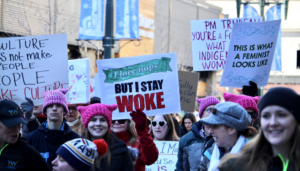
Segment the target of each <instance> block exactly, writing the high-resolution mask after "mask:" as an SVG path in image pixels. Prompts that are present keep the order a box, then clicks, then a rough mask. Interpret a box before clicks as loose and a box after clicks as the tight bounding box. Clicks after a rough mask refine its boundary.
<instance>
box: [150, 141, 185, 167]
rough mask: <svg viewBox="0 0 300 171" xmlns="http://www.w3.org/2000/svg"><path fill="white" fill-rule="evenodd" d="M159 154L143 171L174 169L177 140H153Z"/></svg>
mask: <svg viewBox="0 0 300 171" xmlns="http://www.w3.org/2000/svg"><path fill="white" fill-rule="evenodd" d="M154 143H155V145H156V147H157V149H158V152H159V156H158V159H157V160H156V162H155V163H154V164H152V165H150V166H146V170H145V171H167V170H172V171H173V170H176V163H177V154H178V144H179V141H154Z"/></svg>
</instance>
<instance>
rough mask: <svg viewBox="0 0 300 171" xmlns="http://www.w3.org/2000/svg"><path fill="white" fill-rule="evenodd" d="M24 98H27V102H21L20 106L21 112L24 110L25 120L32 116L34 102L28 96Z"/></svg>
mask: <svg viewBox="0 0 300 171" xmlns="http://www.w3.org/2000/svg"><path fill="white" fill-rule="evenodd" d="M25 99H26V100H27V102H23V103H21V107H22V110H23V112H25V118H26V120H29V119H30V118H31V116H32V112H33V107H34V104H33V101H32V100H31V99H30V98H27V97H25Z"/></svg>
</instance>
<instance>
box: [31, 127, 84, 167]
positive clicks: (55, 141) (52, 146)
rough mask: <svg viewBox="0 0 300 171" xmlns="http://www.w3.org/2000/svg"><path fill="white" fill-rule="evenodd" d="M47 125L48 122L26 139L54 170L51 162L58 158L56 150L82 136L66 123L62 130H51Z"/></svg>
mask: <svg viewBox="0 0 300 171" xmlns="http://www.w3.org/2000/svg"><path fill="white" fill-rule="evenodd" d="M46 124H47V122H44V123H42V124H41V125H40V126H39V127H38V129H36V130H35V131H33V132H31V133H29V134H28V135H27V137H26V141H27V142H28V144H30V145H31V146H33V147H34V148H35V149H37V151H38V152H39V153H40V154H41V155H42V157H43V158H44V159H45V160H46V162H47V163H48V165H49V166H50V167H51V168H52V164H51V162H52V161H53V160H54V159H55V158H56V150H57V149H58V148H59V147H60V146H61V145H62V144H63V143H65V142H67V141H70V140H72V139H75V138H80V136H79V135H78V134H76V133H75V132H74V131H72V129H71V128H70V127H69V126H68V124H67V123H65V121H64V124H63V126H62V129H61V130H50V129H48V128H47V125H46Z"/></svg>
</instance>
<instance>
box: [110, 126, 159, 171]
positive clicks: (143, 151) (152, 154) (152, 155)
mask: <svg viewBox="0 0 300 171" xmlns="http://www.w3.org/2000/svg"><path fill="white" fill-rule="evenodd" d="M137 133H138V139H139V141H138V142H137V143H135V144H133V145H130V144H129V140H130V139H131V137H132V135H131V134H130V133H129V132H121V133H117V134H116V136H117V138H119V139H120V140H122V141H124V142H125V143H126V145H127V146H130V148H133V149H136V151H137V152H138V158H137V160H136V162H135V164H134V170H135V171H144V170H145V165H151V164H153V163H154V162H155V161H156V160H157V158H158V154H159V153H158V150H157V147H156V145H155V143H154V142H153V139H152V137H151V135H150V133H149V132H148V130H147V129H146V130H145V131H143V132H139V131H137Z"/></svg>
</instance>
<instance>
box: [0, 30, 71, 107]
mask: <svg viewBox="0 0 300 171" xmlns="http://www.w3.org/2000/svg"><path fill="white" fill-rule="evenodd" d="M68 84H69V78H68V49H67V35H66V34H61V35H45V36H28V37H10V38H1V39H0V100H3V99H10V100H13V101H15V102H16V103H18V104H21V103H22V102H24V101H26V100H25V97H28V98H31V99H32V100H33V102H34V104H35V105H41V104H43V100H44V99H43V98H44V97H43V92H44V91H49V90H55V89H61V88H68V87H69V85H68ZM67 96H68V94H67Z"/></svg>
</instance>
